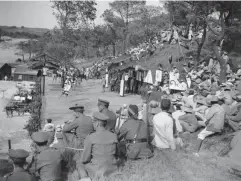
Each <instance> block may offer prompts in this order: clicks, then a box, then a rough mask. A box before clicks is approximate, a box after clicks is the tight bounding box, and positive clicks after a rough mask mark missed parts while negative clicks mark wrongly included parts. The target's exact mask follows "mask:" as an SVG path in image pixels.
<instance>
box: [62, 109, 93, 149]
mask: <svg viewBox="0 0 241 181" xmlns="http://www.w3.org/2000/svg"><path fill="white" fill-rule="evenodd" d="M69 109H70V110H73V111H74V116H75V119H74V120H73V121H72V122H69V123H66V124H65V125H64V127H63V135H64V136H66V137H67V140H68V141H69V144H71V145H70V146H71V147H74V148H83V144H84V139H85V137H86V136H87V135H89V134H90V133H92V132H94V128H93V124H92V119H91V117H89V116H86V115H84V106H81V105H79V104H75V105H74V106H72V107H70V108H69ZM71 131H74V135H73V134H69V133H70V132H71ZM70 138H71V139H70Z"/></svg>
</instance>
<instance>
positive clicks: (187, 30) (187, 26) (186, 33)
mask: <svg viewBox="0 0 241 181" xmlns="http://www.w3.org/2000/svg"><path fill="white" fill-rule="evenodd" d="M189 27H190V23H187V25H186V29H185V35H184V37H185V38H188V34H189Z"/></svg>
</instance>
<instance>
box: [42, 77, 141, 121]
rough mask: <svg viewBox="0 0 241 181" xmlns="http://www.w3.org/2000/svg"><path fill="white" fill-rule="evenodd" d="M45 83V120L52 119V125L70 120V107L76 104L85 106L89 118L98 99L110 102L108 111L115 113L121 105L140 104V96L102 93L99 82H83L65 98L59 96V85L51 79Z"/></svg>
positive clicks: (95, 107) (60, 90) (95, 109)
mask: <svg viewBox="0 0 241 181" xmlns="http://www.w3.org/2000/svg"><path fill="white" fill-rule="evenodd" d="M46 83H47V84H48V85H47V87H46V111H45V118H52V119H53V121H54V124H55V125H56V124H63V123H64V121H66V120H69V119H72V111H70V110H69V107H70V106H73V105H75V104H76V103H78V104H81V105H83V106H85V110H86V111H85V114H86V115H89V116H91V115H92V113H93V112H95V111H97V101H98V98H103V99H106V100H108V101H109V102H110V109H111V110H112V111H114V112H115V111H116V110H117V109H119V108H120V106H121V105H123V104H137V105H140V104H141V102H142V101H141V99H140V96H137V95H128V96H125V97H120V96H119V95H118V94H117V93H114V92H108V91H107V92H105V93H102V92H101V91H102V89H101V84H100V80H88V81H85V80H84V81H83V82H82V83H81V85H80V86H78V87H77V88H76V89H75V90H74V91H71V92H70V94H69V96H68V97H67V98H66V97H65V96H62V97H61V98H60V95H61V93H62V88H61V85H60V84H59V83H52V78H47V80H46Z"/></svg>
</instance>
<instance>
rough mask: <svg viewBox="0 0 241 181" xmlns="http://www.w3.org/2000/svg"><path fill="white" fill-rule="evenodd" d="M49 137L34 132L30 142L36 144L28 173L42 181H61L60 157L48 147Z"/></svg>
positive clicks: (42, 133)
mask: <svg viewBox="0 0 241 181" xmlns="http://www.w3.org/2000/svg"><path fill="white" fill-rule="evenodd" d="M48 139H49V135H48V134H46V133H45V132H35V133H33V134H32V140H33V141H34V143H35V144H36V150H35V151H34V156H33V158H32V161H31V163H30V165H29V168H30V171H31V172H32V173H33V174H34V175H35V176H36V177H38V178H39V179H40V180H42V181H51V180H55V181H60V180H62V161H63V158H62V155H61V153H60V151H58V150H56V149H54V148H50V147H48V145H47V143H48Z"/></svg>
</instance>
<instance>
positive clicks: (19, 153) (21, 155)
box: [9, 149, 29, 159]
mask: <svg viewBox="0 0 241 181" xmlns="http://www.w3.org/2000/svg"><path fill="white" fill-rule="evenodd" d="M28 156H29V153H28V152H27V151H26V150H23V149H16V150H13V149H11V150H9V157H10V158H14V159H26V158H27V157H28Z"/></svg>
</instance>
